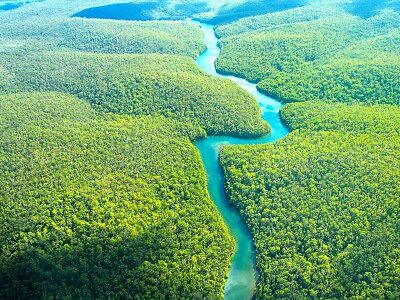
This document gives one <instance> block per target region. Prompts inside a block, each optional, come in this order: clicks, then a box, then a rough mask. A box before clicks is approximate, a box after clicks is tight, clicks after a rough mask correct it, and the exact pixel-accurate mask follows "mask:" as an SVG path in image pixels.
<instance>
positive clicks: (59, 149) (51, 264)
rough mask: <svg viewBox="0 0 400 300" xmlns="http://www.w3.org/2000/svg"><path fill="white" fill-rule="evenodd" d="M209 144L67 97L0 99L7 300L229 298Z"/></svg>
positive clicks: (2, 289) (0, 230)
mask: <svg viewBox="0 0 400 300" xmlns="http://www.w3.org/2000/svg"><path fill="white" fill-rule="evenodd" d="M201 136H204V131H202V130H201V129H199V128H196V127H191V126H189V125H187V124H181V123H178V122H174V121H171V120H167V119H165V118H161V117H137V118H129V117H125V118H122V117H117V116H115V115H100V114H98V113H96V112H95V111H93V110H92V109H91V108H90V106H89V105H88V104H87V103H85V102H83V101H81V100H78V99H76V98H74V97H71V96H66V95H62V94H55V93H46V94H43V93H34V94H17V95H10V96H2V97H0V186H1V187H2V188H1V191H0V208H1V209H0V249H1V250H0V298H2V299H33V298H35V299H38V298H41V299H55V298H58V299H79V298H82V299H93V298H102V299H104V298H112V299H217V298H218V299H219V298H222V289H223V284H224V279H225V275H226V272H227V266H228V263H229V259H230V256H231V255H232V252H233V244H232V240H231V239H230V238H229V235H228V233H227V230H226V228H225V226H224V225H223V223H222V220H221V219H220V217H219V214H218V213H217V211H216V209H215V207H214V205H213V204H212V202H211V200H210V199H209V197H208V194H207V191H206V176H205V173H204V170H203V169H202V168H201V167H200V166H201V159H200V156H199V154H198V152H197V151H196V148H195V147H194V146H193V145H192V144H191V143H190V140H189V139H194V138H199V137H201Z"/></svg>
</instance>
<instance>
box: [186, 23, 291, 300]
mask: <svg viewBox="0 0 400 300" xmlns="http://www.w3.org/2000/svg"><path fill="white" fill-rule="evenodd" d="M193 22H194V23H196V24H199V25H200V26H201V28H202V29H203V31H204V37H203V41H204V42H205V43H206V45H207V50H206V51H204V52H203V53H202V54H201V55H200V56H199V57H198V59H197V60H196V64H197V65H198V66H199V67H200V68H201V69H203V70H204V71H205V72H207V73H208V74H210V75H213V76H217V77H221V78H228V79H230V80H232V81H234V82H236V83H237V84H238V85H239V86H240V87H242V88H243V89H244V90H246V91H248V92H249V93H251V94H252V95H253V96H254V97H255V98H256V99H257V101H258V103H259V105H260V108H261V114H262V118H263V119H264V120H266V121H267V122H268V123H269V124H270V125H271V128H272V132H271V134H270V135H268V136H266V137H262V138H259V139H252V140H249V139H240V138H234V137H227V136H218V137H207V138H206V139H203V140H199V141H197V142H195V146H196V147H197V148H198V149H199V151H200V154H201V157H202V159H203V163H204V168H205V170H206V173H207V181H208V192H209V194H210V197H211V199H212V200H213V201H214V203H215V205H216V206H217V208H218V210H219V211H220V213H221V215H222V218H223V219H224V221H225V223H226V225H227V227H228V229H229V233H230V234H231V235H232V236H233V237H234V239H235V241H236V253H235V255H234V257H233V258H232V260H231V267H230V270H229V274H228V280H227V282H226V284H225V299H226V300H246V299H251V298H252V297H253V294H254V290H255V287H256V282H257V271H256V267H255V249H254V244H253V239H252V236H251V234H250V232H249V231H248V229H247V227H246V225H245V223H244V221H243V220H242V218H241V216H240V214H239V212H238V211H237V210H236V209H235V208H233V207H232V206H230V205H229V203H228V199H227V196H226V194H225V190H224V176H223V174H222V170H221V167H220V165H219V161H218V153H219V149H220V147H221V146H222V145H243V144H263V143H269V142H274V141H276V140H277V139H279V138H281V137H283V136H285V135H286V134H288V132H289V131H288V130H287V128H286V127H285V126H284V125H283V124H282V122H281V120H280V117H279V109H280V108H281V107H282V104H281V103H280V102H278V101H276V100H274V99H272V98H270V97H268V96H266V95H263V94H261V93H260V92H258V90H257V88H256V84H253V83H250V82H248V81H247V80H245V79H242V78H238V77H235V76H225V75H222V74H218V73H217V71H216V69H215V66H214V62H215V60H216V59H217V57H218V55H219V54H220V49H219V47H218V45H217V43H218V38H217V37H216V36H215V33H214V28H213V25H210V24H204V23H200V22H196V21H193Z"/></svg>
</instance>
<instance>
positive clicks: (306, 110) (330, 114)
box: [280, 102, 400, 136]
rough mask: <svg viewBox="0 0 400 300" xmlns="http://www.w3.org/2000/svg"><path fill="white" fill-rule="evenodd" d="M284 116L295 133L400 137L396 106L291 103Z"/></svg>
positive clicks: (284, 108) (399, 118)
mask: <svg viewBox="0 0 400 300" xmlns="http://www.w3.org/2000/svg"><path fill="white" fill-rule="evenodd" d="M280 115H281V117H282V119H283V120H284V121H285V124H286V125H287V126H288V127H289V128H290V129H291V130H296V129H298V130H301V131H303V130H312V131H322V130H329V131H339V132H350V133H375V134H381V135H394V136H396V135H398V136H400V108H399V107H397V106H393V105H373V106H365V105H349V104H344V103H334V104H327V103H321V102H320V103H315V102H301V103H289V104H287V105H285V106H284V107H283V108H282V109H281V111H280Z"/></svg>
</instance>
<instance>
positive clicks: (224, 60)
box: [217, 1, 400, 104]
mask: <svg viewBox="0 0 400 300" xmlns="http://www.w3.org/2000/svg"><path fill="white" fill-rule="evenodd" d="M391 3H400V2H398V1H393V2H391ZM399 27H400V12H398V10H396V9H393V8H392V9H389V8H387V9H384V10H377V11H376V13H375V14H374V15H373V16H371V17H370V18H367V19H362V18H360V17H358V16H356V15H353V14H350V13H348V12H346V10H345V9H344V8H343V5H339V4H338V3H333V4H327V3H323V4H321V3H317V4H314V5H311V6H305V7H301V8H296V9H292V10H288V11H284V12H278V13H272V14H267V15H260V16H255V17H249V18H243V19H241V20H239V21H237V22H233V23H230V24H227V25H223V26H219V27H218V28H217V33H218V35H219V36H221V37H222V39H221V40H220V45H221V48H222V54H221V56H220V57H219V58H218V60H217V69H218V70H220V71H221V72H224V73H231V74H235V75H239V76H243V77H245V78H247V79H249V80H251V81H255V82H258V86H259V88H260V89H261V90H262V91H264V92H266V93H267V94H269V95H271V96H273V97H276V98H278V99H280V100H282V101H286V102H291V101H307V100H323V101H329V102H366V103H371V104H372V103H387V104H399V95H400V82H399V76H398V74H399V72H400V63H399V62H400V59H399V55H400V52H399V46H398V45H399V42H398V40H399V35H400V32H399ZM239 58H240V59H239Z"/></svg>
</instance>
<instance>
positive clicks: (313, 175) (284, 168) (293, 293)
mask: <svg viewBox="0 0 400 300" xmlns="http://www.w3.org/2000/svg"><path fill="white" fill-rule="evenodd" d="M314 105H315V104H312V103H304V104H303V103H302V104H297V103H296V104H291V105H289V106H288V107H287V108H285V109H284V110H283V112H282V115H283V116H284V118H285V121H286V123H288V124H289V126H290V127H291V128H299V130H296V131H294V132H292V133H291V134H289V135H288V136H287V137H285V138H284V139H282V140H280V141H278V142H276V143H275V144H269V145H259V146H240V147H233V146H230V147H224V148H223V149H222V152H221V157H220V160H221V164H222V167H223V170H224V173H225V175H226V180H227V183H226V190H227V193H228V195H229V198H230V200H231V202H232V203H233V204H234V205H235V206H237V207H238V208H239V209H240V212H241V213H242V215H243V217H244V219H245V221H246V223H247V225H248V226H249V228H250V230H251V232H252V233H253V235H254V240H255V245H256V252H257V257H256V261H257V267H258V270H259V272H260V281H259V284H258V287H257V291H256V298H257V299H289V298H290V299H398V298H399V297H400V290H399V287H400V273H399V270H400V261H399V257H400V250H399V249H400V232H399V228H400V202H399V199H400V186H399V182H400V137H399V132H400V122H399V118H400V110H399V109H398V108H397V107H391V106H373V107H365V106H346V105H343V104H337V105H334V106H330V105H327V104H321V105H315V106H314ZM384 110H385V111H384ZM374 112H375V113H376V115H375V114H374ZM386 128H388V130H387V131H385V129H386Z"/></svg>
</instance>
